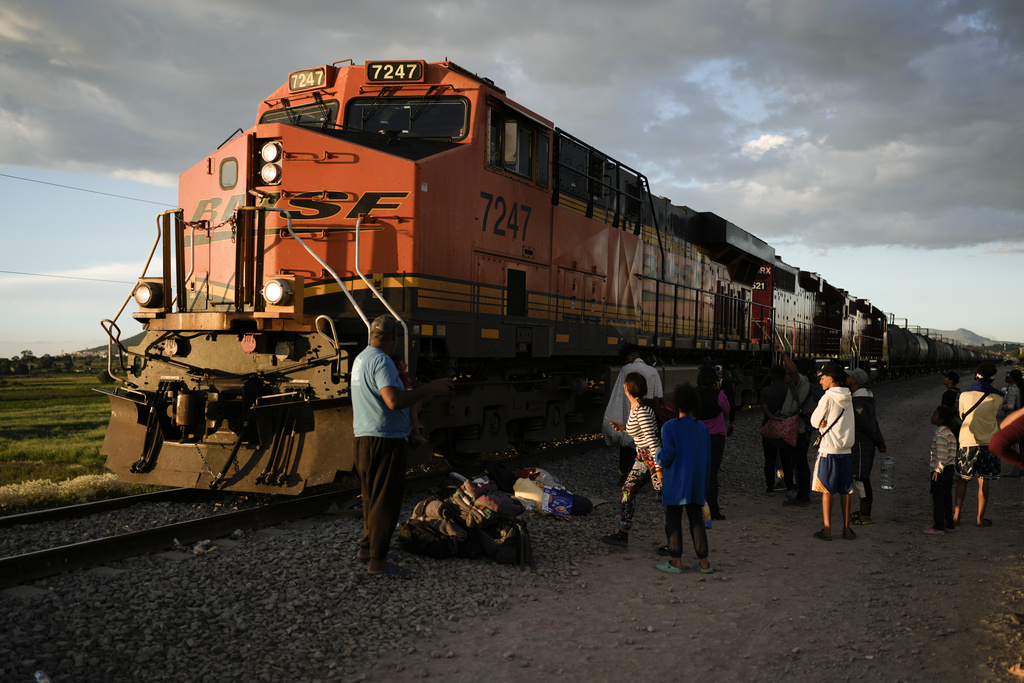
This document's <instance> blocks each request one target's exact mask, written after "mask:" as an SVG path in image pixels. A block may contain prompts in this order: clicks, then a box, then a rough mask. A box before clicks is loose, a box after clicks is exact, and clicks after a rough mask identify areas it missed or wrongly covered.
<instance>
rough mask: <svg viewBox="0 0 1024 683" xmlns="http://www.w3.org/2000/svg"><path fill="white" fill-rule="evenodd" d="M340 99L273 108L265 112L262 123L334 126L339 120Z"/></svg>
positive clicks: (308, 126)
mask: <svg viewBox="0 0 1024 683" xmlns="http://www.w3.org/2000/svg"><path fill="white" fill-rule="evenodd" d="M340 108H341V106H340V105H339V104H338V100H328V101H326V102H325V101H318V102H317V103H316V104H306V105H303V106H301V107H288V106H286V107H284V108H282V109H271V110H270V111H268V112H266V113H265V114H263V116H262V117H261V118H260V123H288V124H291V125H293V126H302V127H304V128H321V129H322V128H334V126H335V122H337V120H338V110H339V109H340Z"/></svg>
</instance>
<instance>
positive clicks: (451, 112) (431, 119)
mask: <svg viewBox="0 0 1024 683" xmlns="http://www.w3.org/2000/svg"><path fill="white" fill-rule="evenodd" d="M345 128H346V129H348V130H365V131H370V132H373V133H389V134H392V135H397V136H398V137H405V138H449V139H454V140H457V139H461V138H464V137H465V136H466V133H467V132H468V128H469V105H468V103H467V102H466V100H465V99H463V98H461V97H459V98H451V99H438V98H411V97H391V98H388V99H386V100H381V99H380V98H374V99H369V98H367V99H356V100H351V101H350V102H349V103H348V106H347V107H346V109H345Z"/></svg>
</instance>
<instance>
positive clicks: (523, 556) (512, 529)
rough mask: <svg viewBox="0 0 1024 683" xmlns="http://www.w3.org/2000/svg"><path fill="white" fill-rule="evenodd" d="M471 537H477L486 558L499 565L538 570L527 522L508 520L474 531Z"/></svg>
mask: <svg viewBox="0 0 1024 683" xmlns="http://www.w3.org/2000/svg"><path fill="white" fill-rule="evenodd" d="M470 535H471V536H476V537H477V538H478V539H479V542H480V548H481V551H482V552H483V554H484V556H485V557H489V558H490V559H492V560H494V561H495V562H497V563H498V564H518V565H529V566H530V568H532V569H536V565H535V564H534V562H533V548H532V547H531V546H530V532H529V531H527V529H526V524H525V522H523V521H521V520H508V521H503V522H499V523H497V524H492V525H490V526H486V527H483V528H480V529H473V530H472V531H471V532H470Z"/></svg>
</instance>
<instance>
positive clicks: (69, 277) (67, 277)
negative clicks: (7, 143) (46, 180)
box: [0, 174, 135, 285]
mask: <svg viewBox="0 0 1024 683" xmlns="http://www.w3.org/2000/svg"><path fill="white" fill-rule="evenodd" d="M0 175H2V174H0ZM0 273H6V274H7V275H29V276H31V277H58V278H61V279H63V280H88V281H89V282H113V283H114V284H118V285H132V284H135V283H134V282H127V281H125V280H101V279H100V278H96V277H77V276H75V275H48V274H46V273H22V272H19V271H17V270H0Z"/></svg>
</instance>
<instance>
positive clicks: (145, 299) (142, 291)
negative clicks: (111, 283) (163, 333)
mask: <svg viewBox="0 0 1024 683" xmlns="http://www.w3.org/2000/svg"><path fill="white" fill-rule="evenodd" d="M132 296H133V297H134V298H135V303H137V304H138V305H139V312H138V313H136V314H135V317H137V318H155V317H156V316H157V315H158V314H160V313H163V312H164V281H163V278H159V277H156V278H152V277H144V278H140V279H139V281H138V282H137V283H136V284H135V291H134V292H132Z"/></svg>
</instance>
